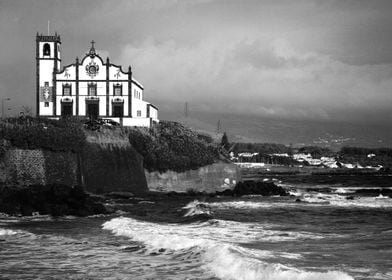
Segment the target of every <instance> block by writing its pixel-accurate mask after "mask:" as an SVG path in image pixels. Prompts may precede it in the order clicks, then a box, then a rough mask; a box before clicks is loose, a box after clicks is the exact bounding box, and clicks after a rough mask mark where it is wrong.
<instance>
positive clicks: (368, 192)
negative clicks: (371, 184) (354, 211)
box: [355, 188, 392, 197]
mask: <svg viewBox="0 0 392 280" xmlns="http://www.w3.org/2000/svg"><path fill="white" fill-rule="evenodd" d="M355 194H357V195H363V196H379V195H383V196H389V197H392V190H391V189H385V188H380V189H370V188H369V189H359V190H356V191H355Z"/></svg>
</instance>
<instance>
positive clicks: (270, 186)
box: [217, 181, 289, 196]
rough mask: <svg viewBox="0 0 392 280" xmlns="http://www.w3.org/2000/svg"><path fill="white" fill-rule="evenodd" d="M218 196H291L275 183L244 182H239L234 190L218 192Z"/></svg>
mask: <svg viewBox="0 0 392 280" xmlns="http://www.w3.org/2000/svg"><path fill="white" fill-rule="evenodd" d="M217 194H218V195H232V196H243V195H262V196H271V195H281V196H287V195H289V194H288V193H287V192H286V191H285V190H284V189H283V188H282V187H279V186H277V185H276V184H275V183H273V182H262V181H244V182H238V183H237V184H236V186H235V187H234V189H233V190H229V189H227V190H224V191H222V192H217Z"/></svg>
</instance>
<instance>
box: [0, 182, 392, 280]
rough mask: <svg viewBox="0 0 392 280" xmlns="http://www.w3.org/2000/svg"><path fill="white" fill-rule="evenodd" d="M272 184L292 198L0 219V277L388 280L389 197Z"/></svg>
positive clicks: (140, 203)
mask: <svg viewBox="0 0 392 280" xmlns="http://www.w3.org/2000/svg"><path fill="white" fill-rule="evenodd" d="M391 179H392V178H391ZM390 181H391V183H390V185H389V186H388V184H387V185H385V184H384V186H382V188H385V189H391V188H392V180H390ZM278 183H280V184H281V185H282V186H283V187H284V188H286V189H287V190H288V191H289V192H290V194H291V195H290V196H285V197H280V196H272V197H263V196H245V197H208V196H206V197H196V198H189V197H188V198H182V197H166V198H159V199H148V198H145V197H144V198H143V197H141V198H134V199H133V202H132V203H127V202H126V201H125V202H124V200H123V201H121V202H112V203H114V204H115V203H117V204H118V205H115V206H117V207H118V208H119V209H121V210H117V212H115V213H114V214H110V215H97V216H90V217H83V218H80V217H73V216H68V217H60V218H54V217H49V216H42V215H35V216H31V217H12V216H7V215H5V214H1V215H0V279H173V280H174V279H176V280H177V279H183V280H185V279H211V280H212V279H229V280H256V279H260V280H352V279H357V280H365V279H372V280H376V279H392V198H390V197H389V196H383V195H377V196H376V195H369V193H368V192H361V191H359V192H358V190H363V189H364V188H366V189H374V190H377V189H379V188H380V186H372V185H369V184H366V185H361V184H355V185H352V186H350V185H347V184H346V185H342V184H336V183H334V184H333V185H328V184H327V185H326V184H323V185H317V184H311V185H309V184H302V183H296V184H291V183H285V182H278ZM111 206H113V205H111Z"/></svg>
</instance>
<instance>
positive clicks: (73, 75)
mask: <svg viewBox="0 0 392 280" xmlns="http://www.w3.org/2000/svg"><path fill="white" fill-rule="evenodd" d="M94 44H95V42H94V41H92V42H91V47H90V50H89V51H88V53H86V54H85V55H84V57H83V58H82V59H81V60H79V58H76V60H75V63H72V64H70V65H67V66H64V67H63V68H62V69H61V40H60V36H59V35H58V34H57V33H56V34H55V35H42V34H38V33H37V37H36V60H37V61H36V62H37V64H36V73H37V88H36V108H37V116H40V117H48V118H55V119H59V118H61V117H66V116H78V117H86V118H91V119H98V118H102V119H110V120H113V121H116V122H118V123H120V124H121V125H123V126H145V127H151V126H152V125H153V124H154V123H158V122H159V120H158V108H157V107H155V106H154V105H153V104H151V103H149V102H146V101H144V87H143V85H142V84H141V83H140V82H138V81H137V80H136V79H135V78H134V77H133V74H132V69H131V67H130V66H129V67H128V69H125V70H124V69H123V68H122V67H121V66H119V65H115V64H113V63H111V62H110V60H109V58H106V61H104V60H103V59H102V57H100V56H99V54H98V53H96V51H95V46H94Z"/></svg>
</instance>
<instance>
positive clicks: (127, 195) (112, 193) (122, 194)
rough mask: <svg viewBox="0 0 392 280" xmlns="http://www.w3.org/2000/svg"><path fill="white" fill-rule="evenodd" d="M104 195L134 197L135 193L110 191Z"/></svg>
mask: <svg viewBox="0 0 392 280" xmlns="http://www.w3.org/2000/svg"><path fill="white" fill-rule="evenodd" d="M106 196H108V197H111V198H115V199H116V198H125V199H127V198H130V197H134V196H135V195H134V194H133V193H131V192H110V193H108V194H106Z"/></svg>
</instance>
